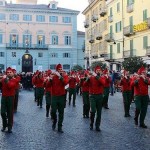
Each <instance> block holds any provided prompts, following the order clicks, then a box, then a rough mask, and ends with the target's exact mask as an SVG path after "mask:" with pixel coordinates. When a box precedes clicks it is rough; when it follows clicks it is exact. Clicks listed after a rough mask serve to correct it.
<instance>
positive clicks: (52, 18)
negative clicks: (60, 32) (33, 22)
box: [49, 16, 58, 22]
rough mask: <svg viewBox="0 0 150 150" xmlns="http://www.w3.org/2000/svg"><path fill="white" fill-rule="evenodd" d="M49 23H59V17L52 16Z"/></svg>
mask: <svg viewBox="0 0 150 150" xmlns="http://www.w3.org/2000/svg"><path fill="white" fill-rule="evenodd" d="M49 21H50V22H58V17H57V16H50V17H49Z"/></svg>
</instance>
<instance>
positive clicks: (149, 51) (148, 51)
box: [146, 46, 150, 57]
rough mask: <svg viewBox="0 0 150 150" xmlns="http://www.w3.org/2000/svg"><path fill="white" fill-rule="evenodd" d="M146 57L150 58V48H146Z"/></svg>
mask: <svg viewBox="0 0 150 150" xmlns="http://www.w3.org/2000/svg"><path fill="white" fill-rule="evenodd" d="M146 56H148V57H150V46H148V47H147V48H146Z"/></svg>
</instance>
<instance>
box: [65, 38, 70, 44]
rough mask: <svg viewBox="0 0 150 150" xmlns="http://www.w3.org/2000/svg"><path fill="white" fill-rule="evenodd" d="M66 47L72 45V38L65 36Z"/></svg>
mask: <svg viewBox="0 0 150 150" xmlns="http://www.w3.org/2000/svg"><path fill="white" fill-rule="evenodd" d="M65 45H71V36H65Z"/></svg>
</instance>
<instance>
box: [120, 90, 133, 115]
mask: <svg viewBox="0 0 150 150" xmlns="http://www.w3.org/2000/svg"><path fill="white" fill-rule="evenodd" d="M122 95H123V104H124V112H125V116H126V115H129V114H130V112H129V111H130V105H131V99H132V91H125V92H123V93H122Z"/></svg>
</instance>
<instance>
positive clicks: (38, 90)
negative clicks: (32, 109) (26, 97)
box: [36, 87, 44, 106]
mask: <svg viewBox="0 0 150 150" xmlns="http://www.w3.org/2000/svg"><path fill="white" fill-rule="evenodd" d="M43 95H44V88H38V87H37V88H36V98H37V105H38V106H39V105H40V106H42V104H43Z"/></svg>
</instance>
